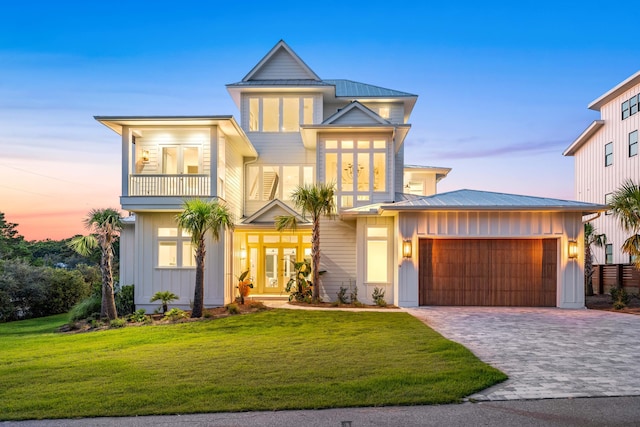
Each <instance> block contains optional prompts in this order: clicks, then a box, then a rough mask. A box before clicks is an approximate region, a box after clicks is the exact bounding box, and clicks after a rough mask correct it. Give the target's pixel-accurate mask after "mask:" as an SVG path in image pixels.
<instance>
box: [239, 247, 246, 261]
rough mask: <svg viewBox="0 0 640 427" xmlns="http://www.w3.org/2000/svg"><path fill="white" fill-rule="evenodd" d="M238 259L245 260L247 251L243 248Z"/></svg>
mask: <svg viewBox="0 0 640 427" xmlns="http://www.w3.org/2000/svg"><path fill="white" fill-rule="evenodd" d="M240 259H247V250H246V249H245V248H242V249H240Z"/></svg>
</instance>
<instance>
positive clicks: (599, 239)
mask: <svg viewBox="0 0 640 427" xmlns="http://www.w3.org/2000/svg"><path fill="white" fill-rule="evenodd" d="M606 243H607V236H605V235H604V234H597V233H596V228H595V227H594V226H593V224H591V223H590V222H585V223H584V281H585V289H586V294H587V295H588V296H591V295H593V280H592V278H593V253H592V252H591V247H592V246H595V247H597V248H602V247H604V245H605V244H606Z"/></svg>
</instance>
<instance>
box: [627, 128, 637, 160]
mask: <svg viewBox="0 0 640 427" xmlns="http://www.w3.org/2000/svg"><path fill="white" fill-rule="evenodd" d="M637 155H638V131H637V130H634V131H633V132H631V133H630V134H629V157H633V156H637Z"/></svg>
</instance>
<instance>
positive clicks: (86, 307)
mask: <svg viewBox="0 0 640 427" xmlns="http://www.w3.org/2000/svg"><path fill="white" fill-rule="evenodd" d="M101 305H102V298H101V297H100V296H99V295H91V296H90V297H88V298H85V299H83V300H82V301H80V302H79V303H78V304H76V305H74V306H73V308H72V309H71V311H70V312H69V321H71V322H77V321H78V320H84V319H89V318H90V317H92V316H94V317H100V308H101Z"/></svg>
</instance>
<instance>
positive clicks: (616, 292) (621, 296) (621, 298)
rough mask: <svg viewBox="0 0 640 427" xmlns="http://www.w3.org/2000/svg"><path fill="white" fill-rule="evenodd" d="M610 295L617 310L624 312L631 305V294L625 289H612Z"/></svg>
mask: <svg viewBox="0 0 640 427" xmlns="http://www.w3.org/2000/svg"><path fill="white" fill-rule="evenodd" d="M609 293H610V294H611V302H612V303H613V308H615V309H616V310H622V309H623V308H625V307H626V306H627V304H629V294H628V293H627V291H626V290H625V289H624V288H611V290H610V291H609Z"/></svg>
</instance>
